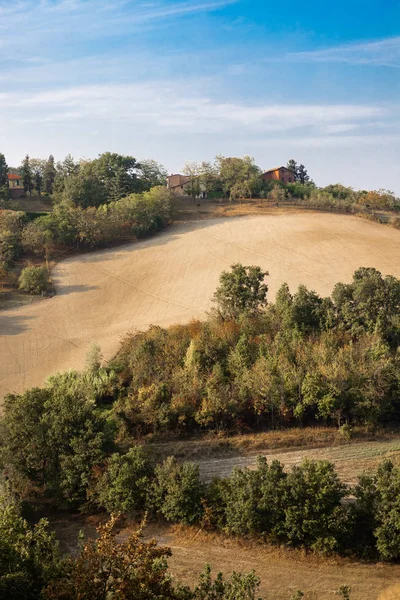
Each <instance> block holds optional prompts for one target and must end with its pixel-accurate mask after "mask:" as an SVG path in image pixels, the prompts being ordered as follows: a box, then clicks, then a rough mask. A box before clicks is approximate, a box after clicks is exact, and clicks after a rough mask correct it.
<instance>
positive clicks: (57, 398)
mask: <svg viewBox="0 0 400 600" xmlns="http://www.w3.org/2000/svg"><path fill="white" fill-rule="evenodd" d="M96 396H97V387H96V385H95V382H94V381H93V379H91V378H87V377H86V376H85V375H78V374H77V373H75V372H73V371H72V372H68V373H65V374H57V375H55V376H53V377H51V378H50V379H49V380H48V382H47V386H46V388H45V389H42V390H40V389H33V390H31V391H29V392H25V393H24V394H21V395H9V396H7V398H6V400H5V415H4V420H3V425H4V431H3V441H4V444H3V461H4V464H5V465H7V469H11V471H12V470H15V471H16V472H17V473H18V474H19V476H20V477H21V478H23V479H25V481H26V482H27V483H30V485H37V486H39V488H40V489H41V490H42V492H46V493H48V494H49V495H50V496H52V497H53V498H55V500H56V501H57V502H58V503H59V504H61V505H65V506H71V507H74V506H75V507H76V506H80V505H81V504H82V503H83V502H84V501H85V500H86V493H87V488H88V485H89V482H90V481H91V477H92V473H93V469H94V468H95V467H97V466H98V465H100V464H101V463H102V461H103V459H104V452H105V451H106V449H107V448H109V447H110V440H109V436H110V434H111V431H110V428H107V425H106V421H105V419H104V417H103V416H102V415H101V414H100V413H99V411H98V410H97V407H96V404H95V401H96ZM27 493H29V489H28V491H27Z"/></svg>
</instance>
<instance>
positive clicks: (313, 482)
mask: <svg viewBox="0 0 400 600" xmlns="http://www.w3.org/2000/svg"><path fill="white" fill-rule="evenodd" d="M345 495H346V486H345V485H344V484H343V483H341V482H340V480H339V477H338V475H337V474H336V472H335V469H334V466H333V465H332V463H329V462H328V461H318V462H313V461H304V462H303V464H302V465H300V466H295V467H293V469H292V471H291V472H290V473H289V475H288V477H287V488H286V494H285V497H284V500H283V503H284V512H285V517H284V524H283V536H284V538H286V539H287V541H288V542H289V543H291V544H294V545H304V546H306V547H308V548H313V549H316V550H324V551H329V552H332V551H334V550H337V549H338V544H339V540H338V537H339V536H338V533H339V532H340V524H341V521H344V520H345V518H346V514H345V509H344V508H343V507H342V506H341V501H342V499H343V498H344V496H345Z"/></svg>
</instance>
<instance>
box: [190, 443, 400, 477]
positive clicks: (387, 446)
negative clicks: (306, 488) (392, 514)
mask: <svg viewBox="0 0 400 600" xmlns="http://www.w3.org/2000/svg"><path fill="white" fill-rule="evenodd" d="M260 455H261V456H265V457H266V459H267V460H268V461H269V462H270V461H271V460H274V459H276V460H279V461H280V462H281V463H283V464H284V465H285V466H286V467H289V468H290V467H293V466H294V465H299V464H300V463H301V462H302V461H303V460H304V459H306V458H308V459H313V460H329V461H331V462H333V463H334V464H335V466H336V470H337V472H338V474H339V476H340V477H341V479H342V480H343V481H344V482H345V483H347V484H348V485H354V484H355V483H356V482H357V478H358V475H360V474H361V473H363V472H370V473H372V472H374V471H375V470H376V467H377V465H378V464H379V463H380V462H381V461H382V460H383V459H385V458H390V459H391V460H393V461H394V462H400V439H395V440H389V441H388V440H384V441H374V442H358V443H352V444H346V445H343V446H333V447H327V448H308V449H305V450H288V451H285V450H284V451H275V452H268V453H265V452H262V451H259V452H257V453H256V454H253V455H250V456H235V457H229V458H217V459H206V460H195V461H194V462H196V463H197V464H198V465H199V466H200V472H201V475H202V478H203V479H204V480H205V481H210V480H211V479H213V477H228V476H229V475H230V474H231V472H232V469H234V467H241V468H244V467H250V468H253V467H255V466H256V463H257V457H258V456H260Z"/></svg>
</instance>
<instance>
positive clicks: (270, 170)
mask: <svg viewBox="0 0 400 600" xmlns="http://www.w3.org/2000/svg"><path fill="white" fill-rule="evenodd" d="M280 169H285V170H286V171H290V169H288V168H287V167H284V166H281V167H275V169H268V171H264V175H265V174H266V173H273V172H274V171H279V170H280ZM290 172H291V173H292V171H290Z"/></svg>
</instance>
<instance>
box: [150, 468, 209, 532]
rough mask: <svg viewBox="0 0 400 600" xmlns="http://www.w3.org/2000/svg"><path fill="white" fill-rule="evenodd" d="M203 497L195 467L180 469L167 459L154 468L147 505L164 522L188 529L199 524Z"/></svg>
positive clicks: (203, 490)
mask: <svg viewBox="0 0 400 600" xmlns="http://www.w3.org/2000/svg"><path fill="white" fill-rule="evenodd" d="M204 495H205V489H204V485H203V484H202V483H201V481H200V474H199V467H198V465H194V464H193V463H189V462H184V463H183V464H181V465H180V464H178V463H177V461H176V459H175V458H174V457H172V456H170V457H168V458H167V459H166V460H165V461H164V462H163V463H162V464H161V465H157V467H156V468H155V481H154V483H153V486H152V491H151V499H150V503H151V505H152V507H153V508H155V509H156V510H157V511H159V512H160V513H161V514H162V515H163V516H164V517H165V519H166V520H167V521H171V522H182V523H186V524H188V525H192V524H193V523H197V522H198V521H200V519H201V517H202V514H203V508H202V502H201V501H202V498H203V497H204Z"/></svg>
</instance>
